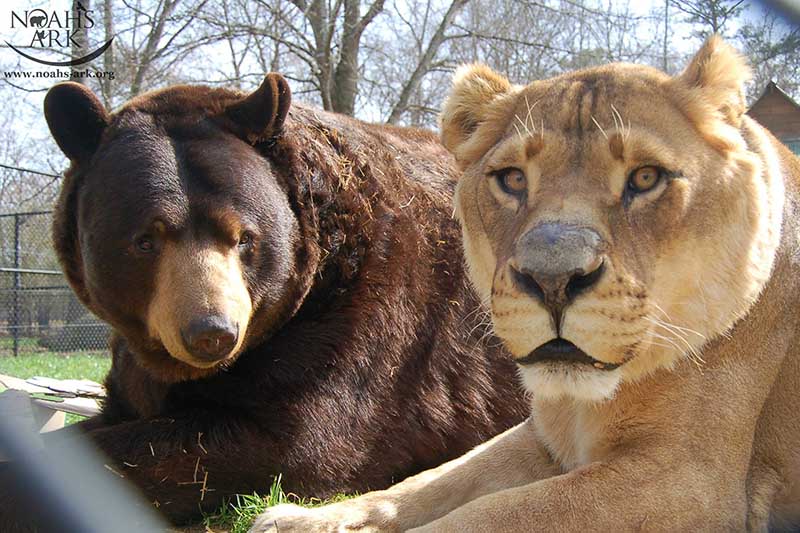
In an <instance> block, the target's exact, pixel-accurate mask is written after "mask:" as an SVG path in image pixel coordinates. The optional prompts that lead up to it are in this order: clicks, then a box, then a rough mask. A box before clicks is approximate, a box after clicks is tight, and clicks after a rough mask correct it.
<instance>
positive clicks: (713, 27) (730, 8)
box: [671, 0, 746, 39]
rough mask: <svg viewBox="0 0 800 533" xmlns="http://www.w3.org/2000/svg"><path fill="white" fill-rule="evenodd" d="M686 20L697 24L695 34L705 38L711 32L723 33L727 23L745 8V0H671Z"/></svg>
mask: <svg viewBox="0 0 800 533" xmlns="http://www.w3.org/2000/svg"><path fill="white" fill-rule="evenodd" d="M671 2H672V5H673V6H675V8H676V9H678V11H680V12H682V13H684V14H685V15H687V17H686V22H688V23H689V24H693V25H696V26H699V28H698V29H697V30H695V34H696V35H697V36H698V37H700V38H702V39H705V38H706V37H708V36H709V35H711V34H712V33H716V34H719V35H724V34H725V30H726V29H727V25H728V23H729V22H730V21H731V20H733V19H735V18H736V17H738V16H739V15H740V14H741V12H742V10H743V9H744V8H745V6H746V4H745V0H671Z"/></svg>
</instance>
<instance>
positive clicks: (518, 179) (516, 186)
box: [494, 167, 528, 196]
mask: <svg viewBox="0 0 800 533" xmlns="http://www.w3.org/2000/svg"><path fill="white" fill-rule="evenodd" d="M494 175H495V178H496V179H497V183H498V184H499V185H500V188H501V189H503V192H505V193H506V194H511V195H513V196H519V195H521V194H522V193H524V192H525V191H526V190H527V189H528V178H526V177H525V173H524V172H522V171H521V170H520V169H518V168H513V167H510V168H504V169H502V170H498V171H496V172H494Z"/></svg>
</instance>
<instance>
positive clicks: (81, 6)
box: [70, 0, 92, 84]
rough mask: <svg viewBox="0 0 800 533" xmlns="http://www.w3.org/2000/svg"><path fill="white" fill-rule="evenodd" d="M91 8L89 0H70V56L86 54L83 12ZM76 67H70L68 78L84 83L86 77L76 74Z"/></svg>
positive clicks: (85, 30) (86, 44)
mask: <svg viewBox="0 0 800 533" xmlns="http://www.w3.org/2000/svg"><path fill="white" fill-rule="evenodd" d="M91 9H92V5H91V0H72V7H71V8H70V17H72V20H71V24H70V26H71V29H72V30H73V31H72V34H71V35H72V36H71V38H70V39H71V40H70V56H71V58H72V59H73V60H74V59H78V58H80V57H83V56H84V55H86V53H87V52H88V50H89V28H86V27H84V26H85V25H84V22H85V20H86V19H85V18H84V15H83V13H84V12H85V11H90V10H91ZM76 73H77V70H76V69H72V73H71V74H70V80H71V81H74V82H76V83H83V84H86V78H84V77H81V76H76V75H75V74H76Z"/></svg>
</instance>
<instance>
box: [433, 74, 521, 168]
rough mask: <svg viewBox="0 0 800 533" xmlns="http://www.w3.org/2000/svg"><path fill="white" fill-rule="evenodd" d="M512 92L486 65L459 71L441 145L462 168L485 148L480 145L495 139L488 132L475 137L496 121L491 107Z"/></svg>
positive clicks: (446, 110) (447, 105) (446, 108)
mask: <svg viewBox="0 0 800 533" xmlns="http://www.w3.org/2000/svg"><path fill="white" fill-rule="evenodd" d="M512 89H513V87H512V85H511V83H510V82H509V81H508V80H507V79H506V78H504V77H503V76H501V75H500V74H497V73H496V72H494V71H493V70H492V69H490V68H489V67H487V66H485V65H479V64H473V65H464V66H462V67H460V68H459V69H458V70H457V71H456V73H455V75H454V76H453V87H452V88H451V89H450V94H449V95H448V96H447V99H446V100H445V103H444V106H443V108H442V114H441V116H440V119H439V121H440V126H441V135H442V143H443V144H444V146H445V148H447V149H448V150H449V151H450V152H451V153H452V154H453V155H454V156H455V157H456V161H458V163H459V165H461V166H462V167H463V166H466V164H468V163H469V162H470V160H472V159H474V158H475V155H477V152H480V150H481V146H479V145H483V144H486V143H485V142H477V141H481V140H484V141H485V140H489V139H488V137H490V136H492V135H489V134H490V132H486V131H481V132H479V134H478V135H475V134H476V132H478V129H479V127H480V126H481V124H483V123H485V122H487V121H488V120H489V119H491V118H497V117H496V115H497V111H496V110H494V109H493V106H492V105H491V104H492V103H493V102H496V101H497V100H498V99H500V98H501V97H503V96H507V95H509V94H511V93H512ZM494 133H496V132H494ZM477 137H480V139H478V138H477Z"/></svg>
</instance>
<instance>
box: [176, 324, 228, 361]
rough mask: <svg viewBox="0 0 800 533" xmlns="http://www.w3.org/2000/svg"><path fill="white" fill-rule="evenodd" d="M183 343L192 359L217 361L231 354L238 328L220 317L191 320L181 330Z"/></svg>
mask: <svg viewBox="0 0 800 533" xmlns="http://www.w3.org/2000/svg"><path fill="white" fill-rule="evenodd" d="M181 336H182V337H183V343H184V344H185V345H186V349H187V350H189V353H191V354H192V356H193V357H195V358H197V359H200V360H202V361H209V362H210V361H219V360H220V359H224V358H225V357H226V356H227V355H228V354H230V353H231V350H233V347H234V346H236V341H237V340H238V338H239V326H237V325H236V324H233V323H231V321H230V320H228V319H227V318H225V317H222V316H207V317H203V318H199V319H196V320H193V321H191V322H190V323H189V325H188V326H187V327H186V328H184V329H183V330H181Z"/></svg>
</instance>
